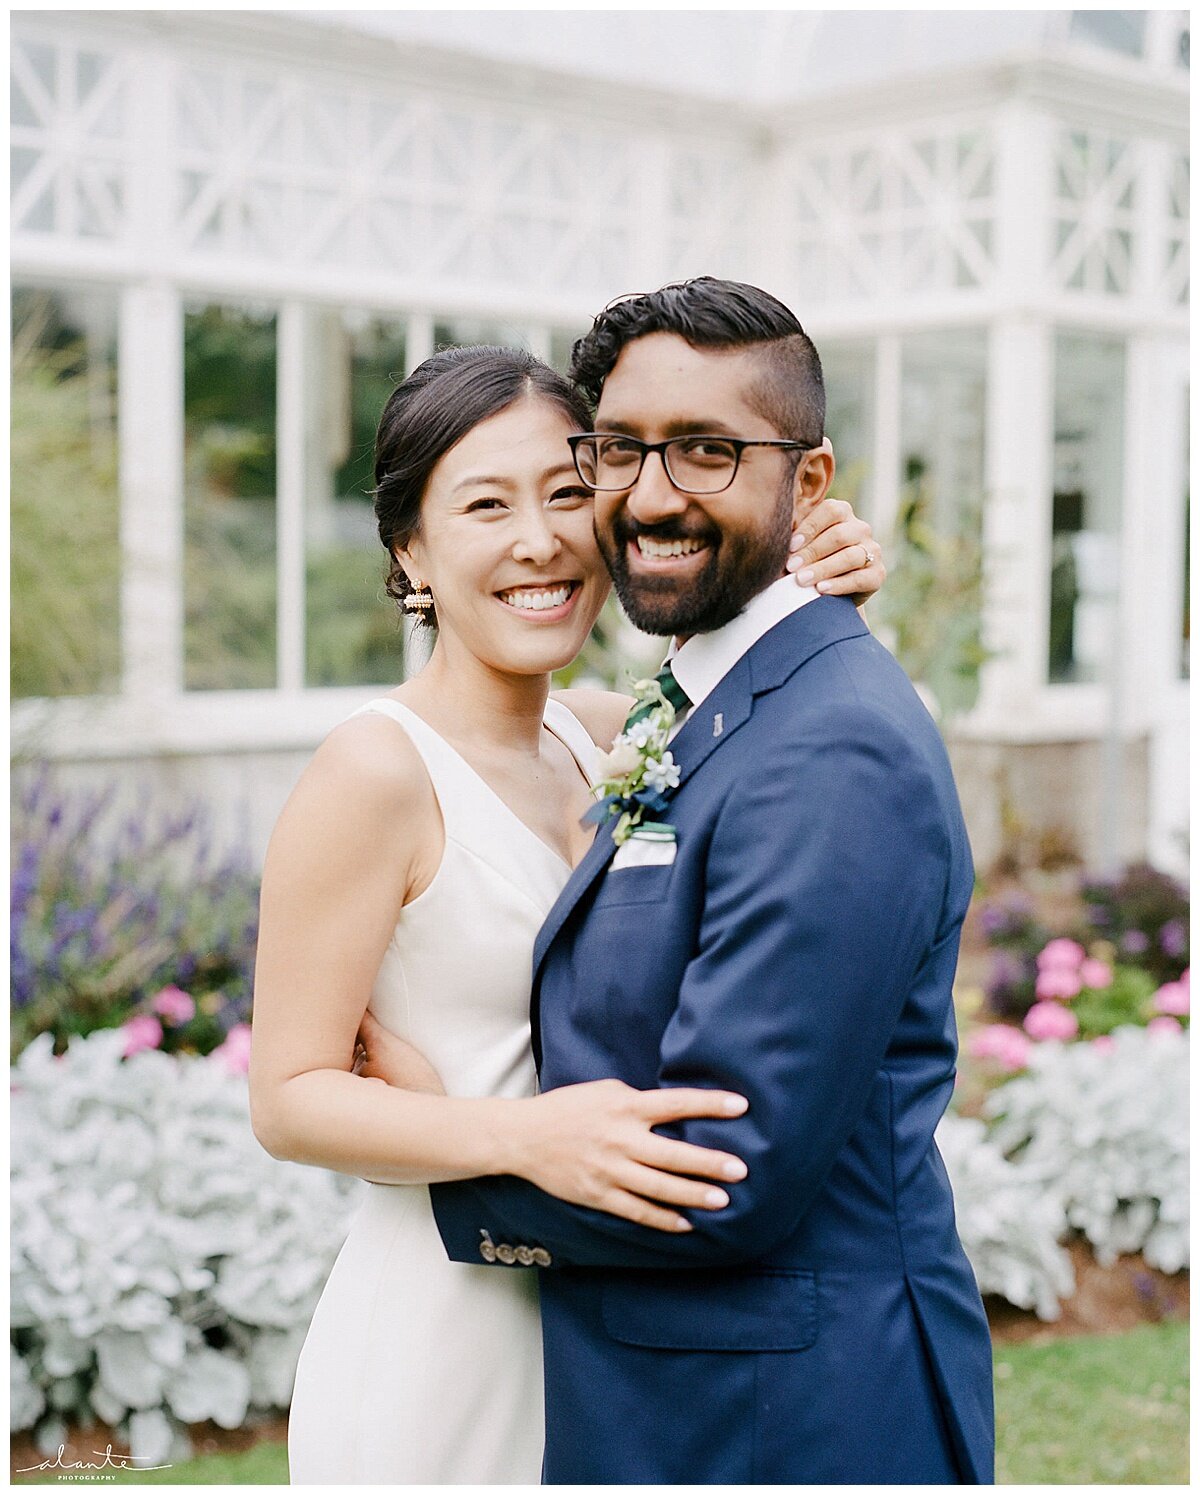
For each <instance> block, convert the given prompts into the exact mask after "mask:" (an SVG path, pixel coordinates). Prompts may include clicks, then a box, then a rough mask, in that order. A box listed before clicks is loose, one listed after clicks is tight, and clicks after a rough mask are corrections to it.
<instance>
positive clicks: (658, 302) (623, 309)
mask: <svg viewBox="0 0 1200 1495" xmlns="http://www.w3.org/2000/svg"><path fill="white" fill-rule="evenodd" d="M651 332H674V333H676V334H677V335H678V336H679V337H681V338H683V339H684V341H685V342H688V343H690V344H691V345H692V347H693V348H716V349H728V350H729V351H731V352H733V351H744V350H746V349H748V348H753V349H754V350H755V351H756V352H757V355H758V359H759V362H760V363H761V366H762V374H761V377H760V378H759V379H758V380H757V381H756V383H755V385H754V388H753V389H752V390H751V391H748V394H747V397H748V399H749V401H750V403H751V404H752V405H753V406H754V408H755V409H756V410H757V411H758V413H759V414H760V415H761V416H762V417H763V418H764V420H769V421H770V422H771V424H772V425H773V426H774V427H775V429H776V430H777V431H778V432H779V434H780V435H781V436H783V437H785V438H786V439H787V440H789V441H802V442H803V443H804V444H805V446H819V445H820V444H821V438H822V437H823V436H824V434H825V382H824V379H823V378H822V376H821V360H820V359H819V358H818V357H817V350H816V348H814V347H813V344H812V340H811V339H810V338H809V337H808V335H807V334H806V333H805V331H804V328H803V327H801V325H800V323H799V322H798V321H797V320H796V318H795V316H794V315H793V314H792V313H791V312H790V311H789V310H788V309H787V307H786V306H784V304H783V302H782V301H777V300H776V299H775V297H774V296H771V295H769V294H768V293H767V292H766V291H760V290H759V289H758V287H757V286H751V285H743V284H742V282H741V281H737V280H716V279H714V277H713V276H711V275H702V276H700V277H699V278H698V279H696V280H683V281H679V282H678V283H676V284H674V285H667V286H663V288H662V289H661V290H659V291H650V292H648V293H647V294H646V295H644V296H631V297H628V298H627V299H625V300H623V301H615V302H613V304H612V305H611V306H608V307H606V308H605V309H604V310H603V311H602V312H601V313H600V315H599V316H598V317H597V318H596V320H595V322H594V323H593V324H592V330H591V331H590V332H589V333H587V334H586V335H585V336H584V337H581V338H580V339H579V341H578V342H577V343H576V344H575V347H574V349H573V352H572V358H571V377H572V379H574V380H575V382H576V383H577V384H578V385H579V386H580V388H581V389H582V390H583V392H584V393H585V394H586V395H587V396H588V398H589V399H590V400H591V401H592V402H593V404H595V403H596V402H597V401H598V400H599V398H600V391H601V389H602V388H603V386H604V381H605V379H606V378H607V377H608V375H609V374H610V373H611V372H612V367H613V365H614V364H615V363H616V361H617V359H618V358H619V357H620V355H621V349H622V348H624V346H625V344H626V343H630V342H632V341H633V340H634V338H638V337H645V336H646V335H647V334H648V333H651Z"/></svg>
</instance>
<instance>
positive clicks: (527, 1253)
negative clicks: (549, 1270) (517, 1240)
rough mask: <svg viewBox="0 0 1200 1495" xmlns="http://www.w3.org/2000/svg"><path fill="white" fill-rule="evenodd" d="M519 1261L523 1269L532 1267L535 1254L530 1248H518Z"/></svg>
mask: <svg viewBox="0 0 1200 1495" xmlns="http://www.w3.org/2000/svg"><path fill="white" fill-rule="evenodd" d="M517 1260H518V1261H519V1262H520V1264H521V1265H522V1266H523V1267H531V1266H532V1265H533V1252H532V1251H531V1250H530V1249H529V1247H528V1246H518V1247H517Z"/></svg>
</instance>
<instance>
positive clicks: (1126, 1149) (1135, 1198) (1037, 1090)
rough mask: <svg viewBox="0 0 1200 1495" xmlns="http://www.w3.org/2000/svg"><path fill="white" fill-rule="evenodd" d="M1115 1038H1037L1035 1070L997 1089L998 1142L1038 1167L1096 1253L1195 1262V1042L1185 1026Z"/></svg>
mask: <svg viewBox="0 0 1200 1495" xmlns="http://www.w3.org/2000/svg"><path fill="white" fill-rule="evenodd" d="M1112 1038H1113V1042H1112V1046H1111V1047H1110V1048H1107V1049H1106V1048H1105V1047H1104V1046H1101V1047H1100V1048H1099V1049H1098V1048H1097V1047H1096V1045H1095V1044H1092V1043H1074V1044H1057V1043H1045V1044H1038V1045H1036V1046H1035V1048H1034V1050H1033V1053H1032V1056H1031V1059H1030V1065H1029V1069H1028V1071H1027V1073H1025V1074H1023V1075H1020V1076H1018V1077H1017V1078H1016V1079H1013V1080H1010V1081H1009V1082H1008V1083H1007V1084H1005V1085H1002V1086H1000V1087H999V1089H997V1090H995V1091H993V1092H992V1094H991V1096H989V1098H988V1102H987V1107H986V1110H987V1114H988V1115H989V1116H990V1117H992V1118H994V1120H995V1125H994V1126H993V1128H992V1131H991V1137H992V1140H993V1141H994V1142H995V1143H996V1144H997V1146H999V1147H1000V1148H1001V1149H1002V1150H1003V1152H1004V1153H1005V1155H1006V1156H1007V1157H1008V1158H1010V1159H1012V1160H1014V1161H1015V1162H1018V1163H1019V1165H1020V1167H1021V1168H1022V1169H1024V1170H1030V1171H1032V1172H1034V1173H1036V1174H1037V1175H1040V1177H1041V1178H1042V1179H1044V1181H1045V1188H1046V1189H1047V1190H1048V1191H1053V1192H1054V1193H1055V1194H1056V1195H1057V1198H1058V1199H1059V1201H1060V1202H1061V1205H1062V1208H1063V1211H1064V1213H1065V1215H1066V1219H1067V1223H1068V1225H1069V1226H1070V1227H1072V1228H1073V1229H1075V1230H1079V1231H1081V1232H1082V1233H1083V1234H1084V1235H1085V1236H1086V1237H1087V1239H1088V1241H1090V1242H1091V1245H1092V1249H1093V1250H1094V1251H1095V1253H1096V1258H1097V1260H1098V1261H1099V1262H1100V1263H1101V1264H1102V1265H1105V1266H1107V1265H1111V1263H1112V1262H1114V1261H1115V1260H1116V1259H1117V1257H1118V1256H1121V1255H1123V1254H1125V1253H1127V1252H1132V1251H1142V1252H1144V1253H1145V1257H1146V1260H1147V1261H1148V1262H1149V1263H1150V1265H1151V1266H1154V1267H1157V1268H1159V1270H1160V1271H1164V1272H1178V1271H1180V1270H1182V1269H1183V1268H1184V1267H1186V1266H1187V1265H1188V1261H1189V1252H1188V1219H1189V1210H1188V1051H1189V1043H1188V1040H1187V1038H1186V1037H1184V1036H1183V1035H1182V1034H1171V1033H1156V1032H1152V1031H1148V1030H1147V1029H1145V1028H1120V1029H1118V1030H1117V1031H1116V1032H1115V1033H1114V1034H1113V1035H1112Z"/></svg>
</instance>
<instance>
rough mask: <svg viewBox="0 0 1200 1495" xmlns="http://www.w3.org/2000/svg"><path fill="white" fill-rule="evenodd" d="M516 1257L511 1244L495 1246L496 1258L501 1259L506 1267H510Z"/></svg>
mask: <svg viewBox="0 0 1200 1495" xmlns="http://www.w3.org/2000/svg"><path fill="white" fill-rule="evenodd" d="M516 1259H517V1253H516V1252H515V1251H514V1250H513V1248H512V1247H511V1246H508V1245H504V1246H497V1247H496V1260H497V1261H502V1262H503V1263H504V1265H505V1266H506V1267H511V1266H512V1264H513V1262H514V1261H516Z"/></svg>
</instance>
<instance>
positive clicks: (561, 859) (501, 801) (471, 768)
mask: <svg viewBox="0 0 1200 1495" xmlns="http://www.w3.org/2000/svg"><path fill="white" fill-rule="evenodd" d="M388 699H390V700H395V697H394V696H392V697H389V698H388ZM396 705H397V706H403V707H404V709H405V710H406V711H412V714H413V715H414V716H415V717H416V718H417V720H418V721H419V722H420V723H421V725H422V726H423V727H425V728H427V729H428V731H430V732H432V733H433V735H434V736H435V737H436V738H437V740H438V741H439V742H440V743H441V744H442V746H443V747H444V748H445V749H446V751H447V752H450V753H453V754H454V756H455V757H456V758H457V759H458V761H459V762H460V763H461V764H462V766H463V767H464V768H465V769H466V770H467V772H468V773H469V774H470V775H471V776H472V777H473V778H475V779H477V780H478V781H479V783H480V784H482V785H483V787H484V789H486V790H487V792H488V793H489V794H490V795H491V797H492V798H493V799H494V800H495V801H496V803H497V804H498V805H499V806H500V807H501V808H502V809H503V810H504V811H505V813H506V814H507V815H508V817H509V819H510V820H513V821H515V822H516V824H517V825H519V826H520V827H521V829H522V830H523V831H524V832H525V834H526V835H527V836H528V837H529V839H530V840H531V841H534V842H536V843H537V845H538V846H540V847H541V848H542V850H543V851H544V852H545V853H546V854H547V855H548V856H552V857H553V858H554V860H555V861H556V862H558V863H559V864H560V866H563V867H565V868H566V869H567V871H568V872H574V871H575V866H576V865H577V864H575V863H572V862H569V861H567V859H566V857H565V856H563V855H561V853H559V852H557V851H555V849H554V847H553V846H551V845H550V843H549V842H548V841H543V840H542V838H541V836H539V835H538V833H537V831H535V830H534V829H533V827H532V826H531V825H529V824H528V823H527V822H526V821H524V820H522V818H521V817H520V815H518V814H517V812H516V811H515V810H514V809H513V807H512V806H511V805H510V804H509V802H508V801H507V800H506V799H505V798H504V796H503V795H502V794H500V793H499V792H498V791H497V790H496V789H494V788H493V787H492V786H491V784H489V783H488V781H487V780H486V779H485V778H484V776H483V775H482V774H481V773H480V772H479V770H478V769H477V768H476V767H475V765H474V764H473V763H470V762H468V761H467V759H466V758H464V757H463V755H462V754H461V753H460V752H459V750H458V749H457V748H456V747H455V746H454V744H453V743H452V742H450V741H448V739H447V738H446V737H444V736H443V735H442V733H441V732H439V731H438V729H437V728H436V727H434V726H431V725H430V723H429V722H427V721H426V720H425V718H424V717H423V716H422V715H421V713H420V712H419V711H413V709H412V707H411V706H409V705H407V704H406V703H405V702H404V701H396ZM542 726H543V727H545V729H546V731H547V732H549V734H550V736H551V737H553V738H554V739H555V741H556V742H561V743H562V745H563V747H565V748H566V750H567V752H568V753H570V754H571V761H572V762H573V763H574V764H575V766H576V768H578V769H579V772H580V775H581V776H582V777H583V779H584V782H585V783H588V782H589V780H588V779H587V776H586V775H585V774H584V772H583V765H582V764H581V763H580V761H579V759H578V758H576V756H575V754H574V752H572V750H571V745H570V743H569V742H567V741H565V740H564V739H563V738H562V737H560V736H559V735H558V733H557V732H556V731H555V730H554V728H553V727H552V726H551V725H550V723H549V722H548V721H547V720H546V719H545V717H543V718H542ZM586 855H587V852H586V851H585V852H584V856H586ZM580 860H582V858H581V859H580Z"/></svg>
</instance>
